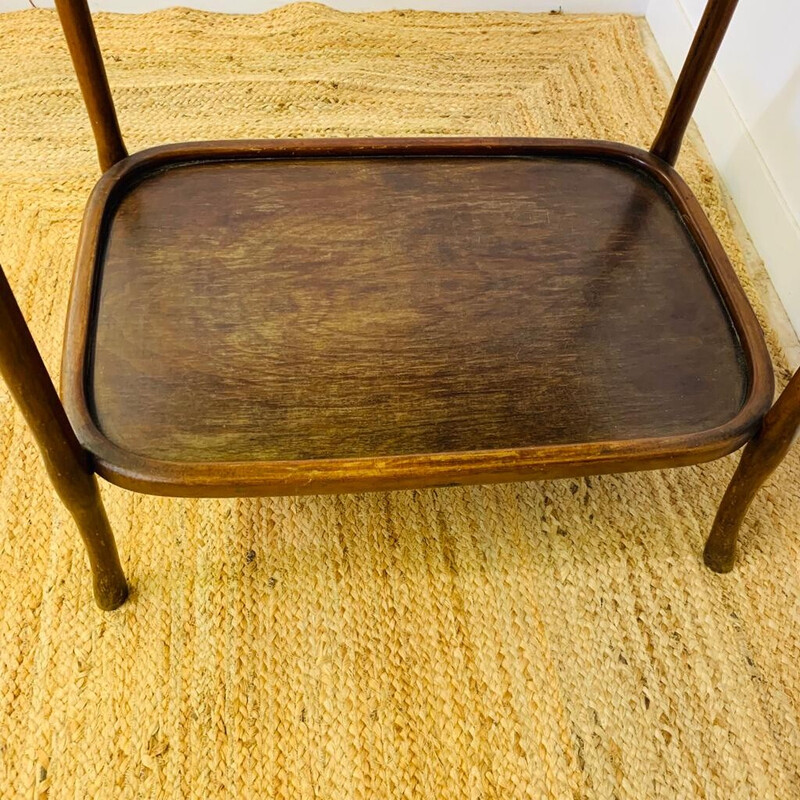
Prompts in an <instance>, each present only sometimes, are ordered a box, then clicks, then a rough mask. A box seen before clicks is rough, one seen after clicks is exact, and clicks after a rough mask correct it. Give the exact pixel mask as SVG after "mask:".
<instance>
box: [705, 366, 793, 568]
mask: <svg viewBox="0 0 800 800" xmlns="http://www.w3.org/2000/svg"><path fill="white" fill-rule="evenodd" d="M798 429H800V370H798V371H797V372H796V373H795V375H794V377H793V378H792V379H791V381H789V385H788V386H787V387H786V389H785V390H784V391H783V394H781V396H780V397H779V398H778V400H777V402H776V403H775V405H774V406H773V407H772V408H771V409H770V410H769V412H767V415H766V417H764V422H763V424H762V427H761V430H760V431H759V433H758V436H756V438H755V439H753V441H752V442H750V443H749V444H748V445H747V447H745V449H744V453H743V454H742V460H741V461H740V462H739V466H738V467H737V469H736V472H735V473H734V475H733V478H732V479H731V482H730V485H729V486H728V489H727V491H726V492H725V496H724V497H723V498H722V504H721V505H720V507H719V511H718V512H717V517H716V519H715V520H714V527H713V528H712V529H711V535H710V536H709V537H708V542H706V549H705V562H706V565H707V566H708V567H710V568H711V569H713V570H714V572H730V571H731V570H732V569H733V564H734V561H735V560H736V539H737V537H738V534H739V528H740V527H741V524H742V520H743V519H744V516H745V514H746V513H747V509H748V508H749V507H750V503H752V501H753V498H754V497H755V495H756V492H757V491H758V490H759V489H760V488H761V486H762V485H763V484H764V481H766V480H767V478H768V477H769V476H770V475H771V474H772V473H773V472H774V470H775V469H776V468H777V466H778V465H779V464H780V463H781V461H782V460H783V457H784V456H785V455H786V453H787V452H788V451H789V448H790V447H791V446H792V442H793V441H794V439H795V437H796V436H797V432H798Z"/></svg>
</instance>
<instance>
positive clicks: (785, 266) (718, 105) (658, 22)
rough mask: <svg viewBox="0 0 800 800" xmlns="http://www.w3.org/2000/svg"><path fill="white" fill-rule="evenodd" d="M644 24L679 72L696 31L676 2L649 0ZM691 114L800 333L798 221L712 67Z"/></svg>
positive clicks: (799, 232) (790, 317) (799, 224)
mask: <svg viewBox="0 0 800 800" xmlns="http://www.w3.org/2000/svg"><path fill="white" fill-rule="evenodd" d="M647 22H648V23H649V25H650V28H651V30H652V31H653V35H654V36H655V39H656V41H657V42H658V45H659V47H660V48H661V51H662V53H663V54H664V57H665V58H666V60H667V63H668V64H669V66H670V69H671V70H672V73H673V75H677V73H678V71H679V70H680V67H681V65H682V64H683V60H684V58H685V57H686V53H687V51H688V49H689V44H690V42H691V40H692V37H693V35H694V28H693V26H692V24H691V22H690V21H689V18H688V17H687V15H686V12H685V11H684V8H683V6H682V5H681V3H680V0H653V1H652V2H651V3H650V5H649V7H648V9H647ZM694 118H695V121H696V122H697V125H698V127H699V128H700V132H701V134H702V135H703V140H704V141H705V144H706V146H707V147H708V150H709V152H710V153H711V157H712V159H713V161H714V164H715V165H716V167H717V169H718V171H719V173H720V175H721V176H722V179H723V181H724V182H725V185H726V188H727V189H728V191H729V192H730V194H731V197H732V198H733V201H734V203H735V204H736V208H737V209H738V211H739V213H740V214H741V217H742V219H743V221H744V223H745V225H746V226H747V229H748V232H749V233H750V236H751V238H752V240H753V243H754V244H755V246H756V249H757V250H758V252H759V254H760V255H761V257H762V258H763V260H764V265H765V266H766V268H767V272H768V273H769V276H770V278H771V280H772V283H773V285H774V286H775V290H776V291H777V293H778V296H779V297H780V299H781V302H782V303H783V305H784V308H785V309H786V313H787V315H788V317H789V319H790V320H791V322H792V325H793V326H794V329H795V331H796V332H798V333H800V221H798V220H797V219H795V217H794V215H793V214H792V212H791V210H790V208H789V206H788V204H787V203H786V200H785V199H784V196H783V194H782V193H781V191H780V189H779V187H778V185H777V184H776V182H775V179H774V178H773V176H772V173H771V172H770V170H769V167H768V166H767V163H766V161H765V159H764V157H763V155H762V153H761V151H760V150H759V148H758V145H757V143H756V142H755V141H754V140H753V138H752V136H751V135H750V132H749V131H748V129H747V126H746V125H745V123H744V121H743V120H742V118H741V116H740V114H739V112H738V111H737V109H736V106H735V104H734V103H733V100H732V99H731V96H730V94H729V93H728V90H727V89H726V87H725V84H724V83H723V82H722V79H721V78H720V76H719V75H718V73H717V72H716V71H712V73H711V75H710V76H709V79H708V82H707V84H706V87H705V89H704V91H703V94H702V96H701V98H700V102H699V103H698V106H697V110H696V112H695V115H694Z"/></svg>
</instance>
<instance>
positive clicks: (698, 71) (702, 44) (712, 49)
mask: <svg viewBox="0 0 800 800" xmlns="http://www.w3.org/2000/svg"><path fill="white" fill-rule="evenodd" d="M738 1H739V0H709V2H708V4H707V5H706V9H705V12H704V14H703V18H702V19H701V20H700V25H699V26H698V28H697V33H696V34H695V37H694V41H693V42H692V46H691V48H690V50H689V55H688V57H687V58H686V62H685V63H684V65H683V69H682V70H681V74H680V76H679V77H678V82H677V84H676V86H675V91H674V92H673V95H672V99H671V100H670V104H669V107H668V108H667V113H666V115H665V116H664V121H663V122H662V124H661V130H659V132H658V135H657V136H656V139H655V141H654V142H653V146H652V147H651V148H650V152H651V153H653V155H656V156H658V157H659V158H662V159H664V161H666V162H667V163H668V164H675V162H676V161H677V160H678V153H679V152H680V149H681V144H682V142H683V137H684V135H685V134H686V129H687V127H688V126H689V121H690V120H691V118H692V113H693V112H694V109H695V106H696V105H697V100H698V98H699V97H700V92H701V91H702V90H703V86H704V85H705V82H706V79H707V78H708V73H709V72H710V71H711V67H712V65H713V63H714V59H715V58H716V55H717V52H718V51H719V48H720V45H721V44H722V40H723V39H724V38H725V32H726V31H727V30H728V25H729V24H730V21H731V19H732V18H733V12H734V11H735V10H736V5H737V3H738Z"/></svg>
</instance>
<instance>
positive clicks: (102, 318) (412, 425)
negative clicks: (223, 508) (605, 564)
mask: <svg viewBox="0 0 800 800" xmlns="http://www.w3.org/2000/svg"><path fill="white" fill-rule="evenodd" d="M176 150H177V151H179V153H180V155H179V154H178V153H177V152H176ZM201 151H202V152H204V153H205V156H206V157H205V159H200V160H201V161H202V162H203V163H197V162H198V158H197V156H198V153H199V152H201ZM170 152H171V155H170ZM231 153H233V154H234V155H233V156H232V155H231ZM237 153H238V156H237V155H236V154H237ZM258 154H260V155H261V157H257V156H258ZM267 154H271V155H272V158H265V156H266V155H267ZM345 154H347V155H345ZM587 154H592V155H594V157H592V158H588V157H587ZM601 154H606V157H607V159H608V161H607V162H604V161H603V160H601V159H600V158H599V156H600V155H601ZM609 154H614V155H613V157H611V156H610V155H609ZM302 156H305V158H303V157H302ZM423 156H424V157H423ZM467 156H469V157H467ZM515 156H516V157H515ZM520 156H524V157H520ZM187 161H190V162H192V163H187ZM659 164H660V162H658V161H657V160H656V159H653V158H652V157H650V156H648V155H647V154H646V153H642V152H641V151H636V150H633V149H632V148H625V147H624V146H620V145H609V144H607V143H578V144H576V143H570V142H555V141H547V140H544V141H539V140H485V141H482V142H481V141H476V140H424V141H414V140H395V141H387V140H373V141H370V140H364V141H361V142H358V141H356V142H343V141H338V142H337V141H330V140H327V141H319V142H313V141H312V142H303V143H296V142H263V143H255V142H247V143H242V144H239V145H237V144H233V143H217V144H213V145H202V144H201V145H188V146H187V145H182V146H179V147H177V148H171V149H170V148H159V149H156V150H155V151H152V152H151V153H149V154H144V155H141V156H138V157H136V159H133V160H131V159H128V160H127V163H126V164H124V165H119V168H118V169H117V168H115V170H112V172H111V173H109V174H108V176H107V178H106V179H104V181H103V182H101V183H102V184H103V186H101V187H99V188H98V191H97V192H96V194H95V197H94V198H93V201H92V205H93V207H95V206H96V213H95V211H94V210H92V211H90V214H89V217H88V220H89V222H88V226H87V228H86V229H85V230H84V236H83V239H82V246H81V255H80V257H79V269H78V276H77V279H76V281H77V283H76V285H77V286H78V289H77V290H76V294H75V297H74V298H73V309H72V311H71V320H72V322H74V323H75V324H74V325H73V324H72V322H71V324H70V326H69V331H70V336H69V338H68V346H67V352H66V354H65V378H67V381H66V384H65V389H66V400H67V403H68V408H70V409H71V415H72V416H73V417H74V418H75V419H76V424H77V425H78V430H79V432H80V435H81V436H82V439H83V440H84V441H85V442H86V444H87V446H90V448H91V449H92V451H93V452H95V453H96V455H97V456H98V464H99V467H98V468H99V469H100V470H101V474H104V475H107V476H108V477H109V478H110V479H112V480H115V481H116V482H120V483H122V484H123V485H128V486H131V487H139V488H144V487H146V488H147V490H148V491H156V492H159V493H169V494H171V493H177V494H200V493H211V494H249V493H271V492H275V493H280V492H285V491H326V490H327V491H330V490H340V489H342V488H343V487H351V488H383V487H386V486H388V487H392V486H395V487H399V486H403V485H407V483H408V482H409V481H410V482H411V483H413V485H427V484H430V483H442V482H468V481H474V480H502V479H509V477H508V476H509V475H512V476H513V475H517V476H519V477H521V476H529V477H531V476H539V475H551V474H553V473H555V474H562V472H563V471H564V470H565V468H568V471H569V472H570V473H571V474H574V473H575V471H576V470H577V471H579V472H584V470H586V471H597V470H598V469H599V470H600V471H608V470H610V469H614V468H628V467H630V468H636V465H637V464H642V465H646V466H660V465H663V464H664V463H665V462H666V463H671V464H676V463H692V462H693V461H696V460H703V459H705V458H710V457H715V456H716V455H717V454H719V453H720V452H721V451H729V450H730V449H735V447H736V446H739V445H740V444H741V443H743V441H746V437H747V435H748V430H752V428H753V426H755V425H757V424H758V420H759V419H760V416H759V415H763V413H764V411H765V410H766V405H767V404H768V399H767V395H768V393H770V392H771V372H770V369H769V366H768V360H766V355H765V351H764V350H763V341H762V340H761V339H760V333H759V331H758V328H757V323H755V321H754V319H751V318H749V317H747V304H746V300H744V297H743V295H741V289H740V288H737V287H738V284H737V283H736V280H735V277H734V276H733V275H732V272H731V271H730V266H729V265H726V264H725V259H724V254H723V253H722V250H721V247H720V246H719V244H718V242H716V244H715V243H714V238H715V237H713V232H711V231H710V226H708V225H707V221H706V222H705V223H704V224H700V225H697V224H694V223H692V224H691V225H690V227H693V228H694V232H692V231H690V228H689V227H687V219H688V220H691V219H692V217H693V215H694V214H696V213H697V211H696V210H695V208H694V207H691V206H690V205H688V202H689V201H688V190H685V191H686V196H684V190H683V189H682V188H681V186H680V183H679V179H678V178H677V176H676V175H674V174H673V173H665V172H664V171H663V169H662V168H661V167H659V166H658V165H659ZM659 175H660V176H661V177H660V178H659ZM186 198H191V203H187V202H186ZM84 262H89V263H84ZM719 262H722V263H719ZM95 268H96V270H97V281H95V279H94V277H92V276H93V274H94V270H95ZM85 282H88V283H87V284H85ZM723 297H724V300H723ZM92 298H94V299H93V300H92ZM726 305H727V306H728V307H729V308H732V309H733V314H734V317H733V322H732V321H731V317H730V316H729V311H728V310H726ZM90 307H94V308H95V311H96V313H95V314H94V315H93V316H92V320H93V322H92V324H91V325H89V324H88V323H86V322H82V321H81V320H82V318H83V319H85V317H83V315H84V313H88V309H89V308H90ZM743 336H744V346H743V344H742V341H743V340H742V337H743ZM70 375H72V378H71V379H70V377H69V376H70ZM687 443H688V445H689V449H690V450H691V452H684V451H683V450H682V449H681V448H685V447H686V446H687ZM592 447H594V450H592ZM587 448H588V449H587ZM415 459H416V461H415ZM576 459H577V460H578V461H584V462H585V463H580V464H574V463H572V462H575V461H576ZM353 462H358V463H357V464H355V465H354V463H353ZM367 462H369V463H367ZM414 464H416V470H415V467H414ZM589 464H592V465H593V466H591V467H590V466H587V465H589ZM320 471H321V472H322V473H324V474H325V477H322V475H321V474H320ZM414 473H416V474H414Z"/></svg>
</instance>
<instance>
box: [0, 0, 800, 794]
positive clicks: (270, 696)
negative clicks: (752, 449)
mask: <svg viewBox="0 0 800 800" xmlns="http://www.w3.org/2000/svg"><path fill="white" fill-rule="evenodd" d="M97 24H98V35H99V38H100V41H101V44H102V45H103V46H104V48H105V52H106V56H107V62H108V71H109V75H110V80H111V84H112V87H114V89H115V91H116V98H117V101H118V106H119V115H120V120H121V124H122V129H123V131H124V132H125V134H126V137H127V141H128V144H129V146H130V148H131V149H132V150H134V149H139V148H142V147H145V146H149V145H155V144H159V143H163V142H166V141H170V140H172V141H176V140H177V141H180V140H187V139H202V138H227V137H276V136H284V137H285V136H333V135H340V136H363V135H400V134H402V135H409V134H410V135H413V134H475V135H558V136H583V137H607V138H612V139H620V140H623V141H627V142H631V143H634V144H637V145H647V144H648V142H649V141H650V139H651V138H652V136H653V134H654V132H655V130H656V128H657V125H658V122H659V118H660V114H661V112H662V110H663V107H664V104H665V102H666V95H665V91H664V89H663V87H662V85H661V83H660V82H659V79H658V78H657V76H656V74H655V72H654V69H653V67H652V66H651V65H650V63H649V62H648V60H647V58H646V56H645V53H644V50H643V46H642V41H641V39H640V34H639V29H638V27H637V25H638V23H637V22H636V20H634V19H633V18H630V17H625V16H610V17H567V16H559V15H541V16H540V15H535V16H525V15H517V14H495V13H492V14H470V15H448V14H434V13H412V12H393V13H381V14H357V15H356V14H343V13H339V12H336V11H332V10H330V9H328V8H325V7H323V6H319V5H294V6H288V7H285V8H282V9H279V10H277V11H274V12H270V13H266V14H263V15H259V16H247V17H244V16H242V17H232V16H222V15H219V16H218V15H211V14H206V13H201V12H197V11H187V10H170V11H165V12H158V13H153V14H149V15H146V16H116V15H103V14H101V15H99V16H98V18H97ZM0 42H2V44H1V45H0V133H1V134H2V140H1V141H0V221H1V222H0V224H2V231H1V232H0V263H2V264H3V266H4V267H5V269H6V271H7V273H8V275H9V279H10V281H11V283H12V286H13V287H14V288H15V290H16V291H17V296H18V298H19V300H20V303H21V305H22V308H23V310H24V312H25V314H26V316H27V317H28V319H30V321H31V326H32V329H33V332H34V335H35V336H36V338H37V340H38V342H39V344H40V345H41V348H42V351H43V354H44V357H45V361H46V363H47V365H48V368H49V369H50V371H51V373H52V375H53V376H54V377H55V378H56V379H57V377H58V370H59V357H60V347H61V337H62V329H63V322H64V316H65V309H66V303H67V295H68V290H69V283H70V276H71V269H72V260H73V256H74V251H75V246H76V240H77V235H78V228H79V224H80V219H81V214H82V208H83V204H84V202H85V200H86V197H87V194H88V192H89V190H90V189H91V186H92V184H93V182H94V181H95V180H96V178H97V177H98V169H97V166H96V161H95V155H94V149H93V143H92V138H91V133H90V130H89V125H88V122H87V118H86V115H85V112H84V109H83V107H82V105H81V101H80V98H79V95H78V90H77V85H76V81H75V79H74V77H73V73H72V71H71V68H70V65H69V62H68V58H67V54H66V48H65V44H64V41H63V39H62V35H61V32H60V30H59V28H58V24H57V21H56V17H55V14H54V13H53V12H51V11H34V10H31V11H23V12H18V13H11V14H4V15H0ZM680 168H681V170H682V172H683V174H684V175H685V176H686V177H687V179H688V181H689V183H690V184H691V186H692V188H693V189H694V190H695V191H696V192H697V194H698V196H699V197H700V199H701V202H702V203H703V205H704V206H705V208H706V210H707V212H708V214H709V216H710V218H711V220H712V221H713V224H714V226H715V228H716V229H717V231H718V232H719V234H720V236H721V237H722V239H723V241H724V243H725V245H726V247H727V250H728V252H729V253H730V255H731V257H732V258H733V260H734V262H735V263H736V265H737V268H738V269H739V270H740V272H741V274H742V277H743V281H744V283H745V285H746V286H747V287H748V288H749V290H750V291H751V295H752V283H751V281H750V280H749V278H748V277H747V275H746V274H745V271H744V264H743V259H742V255H741V249H740V246H739V244H738V243H737V242H736V240H735V238H734V235H733V233H732V228H731V224H730V221H729V219H728V217H727V215H726V212H725V210H724V206H723V203H722V199H721V194H720V190H719V188H718V186H717V183H716V181H715V179H714V175H713V172H712V171H711V169H710V168H709V167H708V166H707V165H706V164H704V163H703V162H702V160H701V159H700V157H699V156H698V151H697V150H696V149H693V148H692V147H689V149H688V150H687V151H686V152H685V154H684V156H683V157H682V161H681V163H680ZM754 299H755V301H756V302H757V298H754ZM762 316H763V315H762ZM772 339H773V343H772V347H773V355H774V357H775V359H776V362H777V364H778V371H779V380H780V381H785V380H786V367H785V365H784V364H783V361H782V360H781V356H780V354H779V353H778V352H777V351H776V346H775V345H774V337H772ZM0 453H1V458H0V470H1V472H0V787H1V791H0V794H2V797H25V798H29V797H38V798H41V797H49V798H53V800H55V798H67V797H68V798H162V797H163V798H182V797H197V798H217V797H231V798H302V797H320V798H329V799H331V800H334V799H338V798H395V797H398V798H399V797H403V798H426V799H428V798H475V799H476V800H477V798H483V800H488V799H489V798H503V799H504V800H507V799H508V798H518V797H531V798H545V797H547V798H637V799H641V798H656V797H658V798H693V797H702V798H726V799H728V798H780V800H786V798H791V797H798V796H800V575H799V574H798V572H799V570H798V565H800V535H799V534H800V489H799V487H800V448H798V449H795V451H794V452H793V453H792V454H791V455H790V457H789V458H788V460H787V461H786V463H785V464H784V465H783V467H782V468H781V469H780V470H779V472H778V473H777V474H776V475H775V477H774V479H773V480H772V482H771V483H770V484H769V486H768V488H766V489H765V490H764V491H763V492H762V493H761V494H760V495H759V497H758V499H757V501H756V502H755V505H754V507H753V510H752V512H751V513H750V515H749V517H748V520H747V523H746V526H745V531H744V536H743V542H742V545H743V546H742V556H741V559H740V562H739V565H738V567H737V568H736V570H735V571H734V572H733V573H732V574H731V575H729V576H727V577H719V576H716V575H713V574H712V573H711V572H709V571H707V570H706V569H705V568H704V567H703V566H702V563H701V559H700V553H701V549H702V545H703V540H704V536H705V534H706V533H707V531H708V530H709V526H710V524H711V521H712V518H713V514H714V510H715V507H716V504H717V503H718V501H719V499H720V497H721V495H722V492H723V489H724V487H725V484H726V481H727V479H728V478H729V476H730V475H731V472H732V470H733V468H734V466H735V463H736V456H734V457H732V458H729V459H725V460H723V461H721V462H717V463H714V464H709V465H705V466H701V467H696V468H690V469H681V470H673V471H667V472H655V473H648V474H638V475H616V476H607V477H600V478H591V479H586V480H572V481H556V482H547V483H540V484H536V483H529V484H511V485H506V486H493V487H472V488H448V489H442V490H436V491H433V490H431V491H419V492H411V491H406V492H398V493H393V494H365V495H360V496H351V497H320V498H313V497H312V498H303V499H293V498H285V499H267V500H238V501H185V500H169V499H153V498H147V497H140V496H136V495H133V494H130V493H126V492H124V491H121V490H117V489H115V488H113V487H104V489H103V492H104V496H105V498H106V500H107V504H108V509H109V515H110V518H111V521H112V524H113V527H114V529H115V531H116V533H117V538H118V542H119V545H120V549H121V552H122V554H123V560H124V564H125V567H126V570H127V572H128V574H129V575H130V578H131V582H132V586H133V596H132V598H131V600H130V602H129V603H128V604H127V605H125V606H124V607H123V608H122V609H121V610H120V611H118V612H115V613H112V614H103V613H101V612H99V611H98V610H97V609H96V607H95V605H94V602H93V601H92V597H91V591H90V579H89V573H88V569H87V564H86V560H85V556H84V552H83V549H82V547H81V545H80V542H79V540H78V537H77V535H76V532H75V530H74V528H73V526H72V524H71V521H70V520H69V518H68V517H67V515H66V513H65V512H64V510H63V509H62V507H61V506H60V504H59V503H58V502H57V500H56V499H55V496H54V493H53V490H52V489H51V486H50V484H49V483H48V481H47V478H46V475H45V472H44V469H43V467H42V464H41V462H40V459H39V457H38V453H37V451H36V450H35V448H34V446H33V443H32V440H31V437H30V435H29V433H28V430H27V429H26V427H25V424H24V422H23V421H22V419H21V418H20V416H19V414H18V413H17V412H16V411H15V409H14V407H13V405H12V403H11V401H10V399H9V397H8V395H7V393H6V391H5V388H4V387H3V388H2V390H0Z"/></svg>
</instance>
